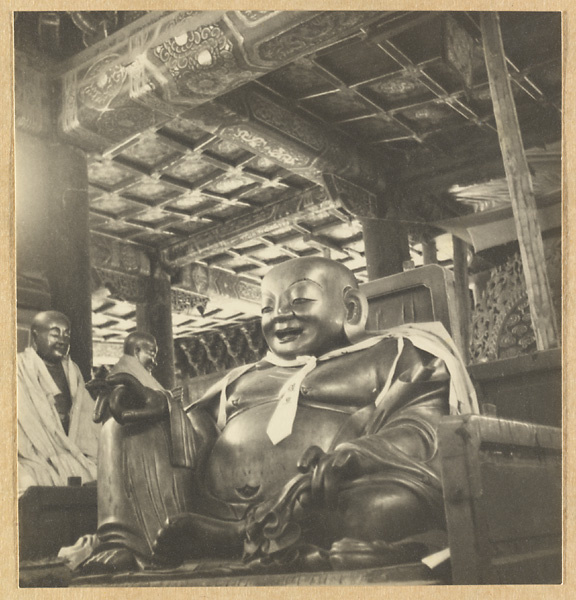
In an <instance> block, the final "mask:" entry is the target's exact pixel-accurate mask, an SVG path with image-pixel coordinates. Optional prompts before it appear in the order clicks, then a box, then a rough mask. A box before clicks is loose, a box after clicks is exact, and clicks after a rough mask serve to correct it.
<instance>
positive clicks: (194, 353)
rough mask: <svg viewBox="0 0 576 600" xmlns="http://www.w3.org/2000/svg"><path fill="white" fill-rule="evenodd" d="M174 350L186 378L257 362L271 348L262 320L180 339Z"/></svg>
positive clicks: (177, 364)
mask: <svg viewBox="0 0 576 600" xmlns="http://www.w3.org/2000/svg"><path fill="white" fill-rule="evenodd" d="M174 350H175V362H176V369H177V371H178V372H179V373H180V377H181V378H182V379H184V378H186V377H189V378H193V377H199V376H201V375H208V374H210V373H217V372H219V371H226V370H228V369H232V368H234V367H239V366H241V365H245V364H250V363H253V362H256V361H258V360H260V359H261V358H263V356H264V355H265V353H266V350H267V346H266V342H265V340H264V336H263V335H262V331H261V328H260V319H259V318H258V319H253V320H251V321H246V322H245V323H242V325H232V326H228V327H225V328H222V329H218V330H212V331H206V332H202V333H198V334H196V335H193V336H190V337H186V338H179V339H177V340H175V342H174Z"/></svg>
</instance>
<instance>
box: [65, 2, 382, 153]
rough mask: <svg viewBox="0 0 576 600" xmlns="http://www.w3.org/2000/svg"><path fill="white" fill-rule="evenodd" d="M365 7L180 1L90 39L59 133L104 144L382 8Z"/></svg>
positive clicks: (100, 147)
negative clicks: (224, 7)
mask: <svg viewBox="0 0 576 600" xmlns="http://www.w3.org/2000/svg"><path fill="white" fill-rule="evenodd" d="M381 17H382V13H381V12H359V11H324V12H311V11H310V12H308V11H228V12H221V11H174V12H169V13H157V14H156V15H152V16H150V15H147V16H146V17H143V18H142V19H141V20H138V21H136V22H135V23H132V24H131V25H130V26H128V27H126V28H123V29H121V30H120V31H118V32H116V33H115V34H113V35H111V36H110V37H109V38H107V39H105V40H103V41H102V42H99V43H97V44H95V45H94V46H92V47H91V48H90V49H89V50H87V51H85V52H83V53H81V54H80V55H78V57H76V59H75V60H73V61H72V62H71V63H69V68H68V69H67V71H66V72H65V73H64V74H63V76H62V78H61V84H62V106H61V110H60V116H59V126H60V130H61V133H62V134H64V135H65V136H66V137H67V138H68V139H71V140H72V141H73V142H75V143H77V144H79V145H81V146H82V147H84V148H87V149H92V150H97V151H100V152H103V151H105V150H107V149H110V148H111V147H114V146H117V145H120V144H122V143H124V142H125V141H127V140H129V139H130V138H132V137H134V136H135V135H137V134H139V133H141V132H142V131H145V130H146V129H149V128H150V127H158V126H159V125H161V124H162V123H163V122H165V121H167V120H169V119H171V118H173V117H175V116H177V115H178V114H180V113H181V112H182V111H183V110H184V109H186V108H191V107H193V106H198V105H199V104H203V103H204V102H206V101H208V100H210V99H212V98H214V97H216V96H219V95H221V94H223V93H226V92H229V91H230V90H233V89H235V88H236V87H238V86H240V85H243V84H245V83H246V82H248V81H250V80H253V79H256V78H257V77H260V76H261V75H263V74H264V73H267V72H269V71H271V70H273V69H277V68H279V67H280V66H282V65H285V64H287V63H288V62H290V61H292V60H294V59H296V58H300V57H303V56H306V55H308V54H310V53H311V52H314V51H316V50H318V49H319V48H321V47H323V46H326V45H328V44H330V43H333V42H335V41H337V40H338V39H341V38H342V37H344V36H346V35H348V34H350V33H353V32H354V31H356V30H358V28H359V27H361V26H363V25H366V24H368V23H370V22H371V21H374V20H375V19H378V18H381Z"/></svg>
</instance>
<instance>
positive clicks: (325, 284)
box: [262, 259, 348, 359]
mask: <svg viewBox="0 0 576 600" xmlns="http://www.w3.org/2000/svg"><path fill="white" fill-rule="evenodd" d="M346 285H347V282H346V281H345V277H344V276H343V274H342V272H341V271H340V269H338V268H336V267H331V265H330V263H328V262H327V261H320V260H316V259H296V260H293V261H288V262H286V263H283V264H281V265H279V266H277V267H275V268H274V269H272V270H271V271H270V272H269V273H268V274H267V275H266V277H265V278H264V280H263V282H262V331H263V333H264V337H265V338H266V341H267V343H268V346H269V348H270V350H272V352H274V354H276V355H278V356H279V357H281V358H284V359H292V358H295V357H296V356H303V355H310V356H321V355H322V354H325V353H326V352H329V351H331V350H334V349H336V348H340V347H342V346H345V345H347V344H348V340H347V339H346V335H345V333H344V323H345V321H346V314H347V310H346V305H345V304H344V297H343V291H344V288H345V287H346Z"/></svg>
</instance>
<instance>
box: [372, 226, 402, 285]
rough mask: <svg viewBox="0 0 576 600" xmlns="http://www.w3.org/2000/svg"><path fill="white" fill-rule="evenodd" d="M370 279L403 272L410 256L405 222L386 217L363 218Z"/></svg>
mask: <svg viewBox="0 0 576 600" xmlns="http://www.w3.org/2000/svg"><path fill="white" fill-rule="evenodd" d="M362 232H363V235H364V251H365V253H366V269H367V271H368V279H369V280H370V281H372V280H373V279H378V278H380V277H386V276H387V275H394V274H395V273H401V272H402V264H403V263H404V261H405V260H408V259H409V258H410V251H409V247H408V233H407V231H406V227H405V226H404V224H403V223H401V222H399V221H387V220H384V219H362Z"/></svg>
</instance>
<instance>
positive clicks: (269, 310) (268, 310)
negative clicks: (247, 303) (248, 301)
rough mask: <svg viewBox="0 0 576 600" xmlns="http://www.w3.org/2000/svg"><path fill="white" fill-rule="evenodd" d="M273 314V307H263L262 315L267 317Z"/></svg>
mask: <svg viewBox="0 0 576 600" xmlns="http://www.w3.org/2000/svg"><path fill="white" fill-rule="evenodd" d="M271 312H272V307H271V306H263V307H262V314H263V315H267V314H268V313H271Z"/></svg>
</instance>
